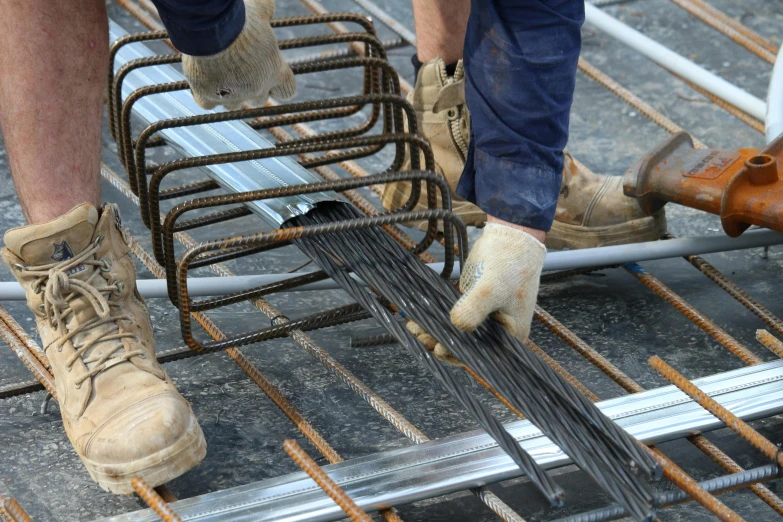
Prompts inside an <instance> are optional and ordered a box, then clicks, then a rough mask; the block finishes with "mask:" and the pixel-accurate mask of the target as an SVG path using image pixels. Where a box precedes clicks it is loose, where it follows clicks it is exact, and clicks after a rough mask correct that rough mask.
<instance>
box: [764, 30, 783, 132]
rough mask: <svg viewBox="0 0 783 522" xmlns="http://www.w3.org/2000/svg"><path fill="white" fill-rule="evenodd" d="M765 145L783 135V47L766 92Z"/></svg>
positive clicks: (782, 46)
mask: <svg viewBox="0 0 783 522" xmlns="http://www.w3.org/2000/svg"><path fill="white" fill-rule="evenodd" d="M764 124H765V126H766V133H765V134H766V136H767V143H769V142H771V141H772V140H774V139H775V138H777V137H778V136H780V135H781V134H783V45H781V46H780V51H779V52H778V57H777V58H776V59H775V67H773V68H772V78H771V79H770V81H769V90H768V91H767V115H766V118H765V119H764Z"/></svg>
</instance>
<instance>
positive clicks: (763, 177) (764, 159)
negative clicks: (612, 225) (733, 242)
mask: <svg viewBox="0 0 783 522" xmlns="http://www.w3.org/2000/svg"><path fill="white" fill-rule="evenodd" d="M781 165H783V135H781V136H779V137H778V138H777V139H775V141H773V142H772V143H770V144H769V145H767V147H766V148H764V149H738V150H722V149H695V148H693V141H692V140H691V137H690V136H689V135H688V134H687V133H686V132H679V133H677V134H675V135H673V136H672V137H671V138H669V139H668V140H667V141H665V142H664V143H662V144H661V145H659V146H658V147H656V148H655V150H653V151H652V152H651V153H650V154H648V155H647V156H645V157H644V158H642V159H641V160H640V161H639V162H637V163H636V164H635V165H634V166H633V167H631V168H630V169H629V170H628V172H626V174H625V179H624V186H623V189H624V192H625V194H626V195H628V196H632V197H635V198H638V199H639V203H640V204H641V205H642V208H644V209H645V210H646V211H648V212H650V213H653V212H655V211H657V210H659V209H660V208H661V207H663V206H664V205H665V204H666V203H667V202H669V201H671V202H673V203H679V204H680V205H685V206H686V207H691V208H696V209H699V210H703V211H705V212H710V213H711V214H717V215H719V216H720V219H721V223H722V224H723V230H725V231H726V234H728V235H729V236H731V237H737V236H739V235H740V234H742V233H743V232H744V231H745V230H747V229H748V227H750V226H751V225H758V226H760V227H765V228H771V229H773V230H777V231H780V232H783V179H781V177H780V175H779V167H780V166H781Z"/></svg>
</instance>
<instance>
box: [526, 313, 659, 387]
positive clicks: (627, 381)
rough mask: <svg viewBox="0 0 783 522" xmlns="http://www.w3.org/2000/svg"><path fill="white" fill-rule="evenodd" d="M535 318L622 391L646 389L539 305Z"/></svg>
mask: <svg viewBox="0 0 783 522" xmlns="http://www.w3.org/2000/svg"><path fill="white" fill-rule="evenodd" d="M534 317H535V318H536V320H537V321H538V322H540V323H541V324H543V325H544V326H546V327H547V329H549V331H551V332H552V333H554V334H555V335H557V336H558V337H560V338H561V339H562V340H563V341H565V342H566V344H568V345H569V346H570V347H571V348H573V349H574V350H576V351H577V353H579V354H580V355H581V356H582V357H584V358H585V359H587V360H588V361H589V362H590V363H592V365H593V366H595V367H596V368H598V369H599V370H601V372H602V373H603V374H604V375H606V376H607V377H609V378H610V379H611V380H613V381H614V382H615V383H617V384H618V385H619V386H620V387H621V388H622V389H624V390H625V391H627V392H629V393H638V392H640V391H644V388H642V387H641V386H639V385H638V384H637V383H635V382H634V381H633V379H631V378H630V377H628V376H627V375H625V373H623V372H622V370H620V369H619V368H618V367H616V366H615V365H614V364H612V363H611V362H609V361H608V360H607V359H606V358H605V357H604V356H603V355H601V354H600V353H598V352H597V351H596V350H594V349H593V348H591V347H590V345H588V344H587V343H586V342H584V341H583V340H582V339H580V338H579V337H577V335H576V334H575V333H574V332H572V331H571V330H569V329H568V328H566V327H565V326H563V324H562V323H560V321H558V320H557V319H555V318H554V317H552V316H551V315H550V314H549V313H548V312H546V311H545V310H544V309H543V308H541V307H540V306H538V305H536V308H535V312H534Z"/></svg>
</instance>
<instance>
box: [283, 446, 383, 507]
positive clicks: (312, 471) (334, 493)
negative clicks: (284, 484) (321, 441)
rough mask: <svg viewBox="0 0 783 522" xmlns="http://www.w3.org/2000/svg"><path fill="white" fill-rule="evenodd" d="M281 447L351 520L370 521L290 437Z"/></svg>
mask: <svg viewBox="0 0 783 522" xmlns="http://www.w3.org/2000/svg"><path fill="white" fill-rule="evenodd" d="M283 448H284V449H285V452H286V453H288V456H289V457H291V459H292V460H293V461H294V462H296V465H297V466H299V467H300V468H302V471H304V472H305V473H307V475H309V477H310V478H311V479H313V480H314V481H315V483H316V484H318V486H319V487H320V488H321V489H322V490H323V491H324V493H326V494H327V495H329V497H330V498H331V499H332V500H334V501H335V503H336V504H337V505H338V506H340V509H342V510H343V511H345V514H346V515H348V517H349V518H350V519H351V520H353V521H354V522H372V518H370V515H368V514H367V513H365V512H364V510H363V509H361V508H360V507H359V506H357V505H356V503H355V502H354V501H353V499H352V498H351V497H349V496H348V495H347V494H346V493H345V491H343V490H342V488H341V487H340V486H338V485H337V483H336V482H335V481H333V480H332V479H331V477H329V475H327V474H326V472H324V470H322V469H321V468H320V466H318V464H316V463H315V461H314V460H313V459H311V458H310V455H308V454H307V452H305V450H303V449H302V448H301V447H300V446H299V444H297V443H296V441H294V440H290V439H289V440H286V441H285V442H283Z"/></svg>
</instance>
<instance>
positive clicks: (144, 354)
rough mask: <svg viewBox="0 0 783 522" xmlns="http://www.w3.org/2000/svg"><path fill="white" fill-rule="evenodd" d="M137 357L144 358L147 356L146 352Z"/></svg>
mask: <svg viewBox="0 0 783 522" xmlns="http://www.w3.org/2000/svg"><path fill="white" fill-rule="evenodd" d="M139 357H140V358H142V359H146V358H147V354H146V353H143V354H141V355H139Z"/></svg>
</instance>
